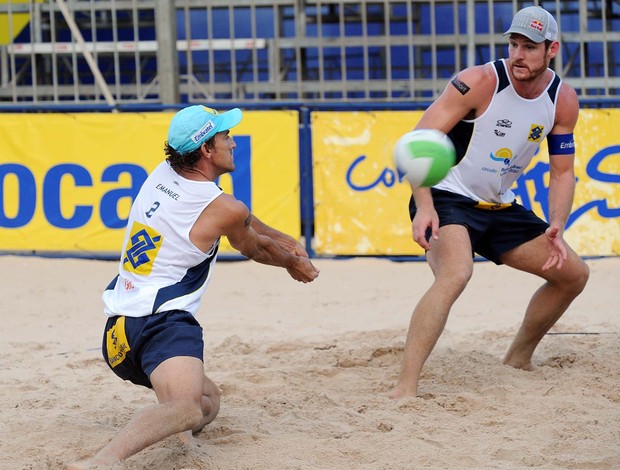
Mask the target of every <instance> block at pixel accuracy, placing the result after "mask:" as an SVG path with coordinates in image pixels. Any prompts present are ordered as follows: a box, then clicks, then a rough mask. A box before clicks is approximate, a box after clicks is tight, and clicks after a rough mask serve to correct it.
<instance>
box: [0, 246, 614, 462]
mask: <svg viewBox="0 0 620 470" xmlns="http://www.w3.org/2000/svg"><path fill="white" fill-rule="evenodd" d="M0 262H1V263H2V269H1V270H0V278H1V284H2V286H3V293H4V295H3V302H2V320H3V321H2V329H1V330H0V351H1V353H2V354H1V355H0V371H1V374H2V380H0V409H1V410H2V425H1V426H0V469H2V470H4V469H6V470H19V469H60V468H63V466H64V464H65V463H67V462H70V461H74V460H76V459H79V458H81V457H84V456H87V455H90V454H93V453H94V452H96V451H97V450H98V449H99V448H101V447H102V446H103V445H104V444H105V443H107V442H108V440H109V439H110V438H111V437H112V436H113V435H114V434H115V433H116V432H117V431H118V430H120V429H121V427H122V426H123V425H124V423H126V422H127V421H128V420H129V419H130V418H131V416H132V415H133V413H134V412H135V411H136V410H138V409H139V408H141V407H144V406H147V405H149V404H151V403H154V394H153V393H152V392H151V391H149V390H147V389H143V388H140V387H137V386H134V385H132V384H129V383H124V382H123V381H121V380H120V379H119V378H117V377H116V376H115V375H114V374H112V372H111V371H110V370H109V369H108V368H107V366H106V364H105V363H104V362H103V360H102V358H101V354H100V344H101V334H102V328H103V325H104V314H103V310H102V302H101V292H102V290H103V289H104V288H105V286H106V285H107V284H108V283H109V281H110V280H111V279H112V277H113V276H114V275H115V272H116V267H117V264H116V262H112V261H93V260H82V259H55V258H39V257H17V256H2V257H0ZM587 263H588V265H589V266H590V269H591V276H590V281H589V283H588V285H587V286H586V289H585V291H584V292H583V294H582V295H581V296H580V297H578V298H577V300H576V301H575V302H574V303H573V305H572V306H571V307H570V308H569V310H568V311H567V313H566V314H565V315H564V317H563V318H562V319H560V321H559V322H558V324H557V325H556V326H555V327H554V328H553V329H552V331H551V332H550V334H548V335H547V336H546V337H545V338H544V339H543V341H542V343H541V345H540V346H539V348H538V350H537V351H536V354H535V356H534V359H535V363H536V364H537V365H539V366H540V367H539V369H538V370H537V371H534V372H524V371H521V370H515V369H512V368H510V367H506V366H503V365H502V364H501V360H502V357H503V354H504V352H505V351H506V349H507V347H508V345H509V344H510V341H511V340H512V337H513V335H514V333H515V332H516V330H517V328H518V326H519V324H520V322H521V319H522V316H523V312H524V309H525V306H526V304H527V301H528V300H529V298H530V296H531V294H532V293H533V292H534V291H535V290H536V289H537V287H538V286H539V285H540V281H539V280H538V279H537V278H535V277H533V276H530V275H527V274H523V273H519V272H516V271H514V270H511V269H509V268H507V267H498V266H495V265H493V264H491V263H489V262H479V263H476V264H475V267H474V275H473V279H472V281H471V282H470V285H469V287H468V289H467V290H466V291H465V293H464V294H463V295H462V297H461V298H460V299H459V301H458V302H457V304H456V305H455V308H454V309H453V311H452V314H451V316H450V318H449V320H448V324H447V326H446V331H445V332H444V334H443V336H442V337H441V338H440V340H439V342H438V344H437V346H436V348H435V350H434V351H433V353H432V354H431V357H430V359H429V360H428V362H427V363H426V366H425V368H424V370H423V374H422V379H421V381H420V386H419V394H420V396H419V397H417V398H409V399H405V400H400V401H393V400H390V399H389V398H387V392H388V391H389V390H390V389H391V387H392V386H393V384H394V382H395V380H396V377H397V374H398V370H399V366H400V359H401V355H402V350H403V346H404V340H405V335H406V332H407V326H408V323H409V319H410V315H411V310H412V308H413V306H414V305H415V303H416V302H417V300H418V299H419V297H420V296H421V295H422V293H423V292H424V291H425V290H426V288H427V287H428V286H429V284H430V283H431V280H432V276H431V272H430V269H429V268H428V266H427V265H426V264H425V263H424V262H394V261H390V260H387V259H379V258H352V259H342V260H333V259H317V260H316V262H315V264H316V265H317V267H318V268H319V269H320V270H321V275H320V276H319V278H318V279H317V280H316V281H315V282H314V283H312V284H309V285H303V284H299V283H297V282H295V281H293V280H292V279H290V278H289V277H288V275H287V274H286V272H285V271H284V270H281V269H278V268H273V267H269V266H262V265H258V264H256V263H253V262H249V261H236V262H223V261H220V262H219V263H218V265H217V266H216V269H215V273H214V276H213V280H212V282H211V285H210V286H209V288H208V290H207V293H206V295H205V297H204V299H203V304H202V307H201V310H200V312H199V314H198V319H199V321H200V323H201V324H202V326H203V328H204V332H205V349H206V354H205V358H206V361H205V370H206V373H207V375H208V376H209V377H210V378H212V379H213V380H214V381H215V382H216V383H217V384H218V385H219V386H220V388H221V390H222V393H223V398H222V407H221V410H220V414H219V416H218V417H217V418H216V420H215V421H214V422H213V423H212V424H211V425H209V426H207V427H206V428H205V429H204V430H203V431H202V432H201V433H199V434H198V435H197V436H196V439H195V444H194V445H191V446H184V445H182V444H181V443H180V441H179V440H178V439H176V438H175V437H172V438H169V439H167V440H165V441H163V442H161V443H159V444H156V445H154V446H152V447H150V448H148V449H146V450H144V451H142V452H140V453H138V454H137V455H135V456H133V457H131V458H129V459H128V460H127V461H126V462H125V463H123V464H122V465H121V466H119V467H116V468H120V469H136V470H138V469H139V470H147V469H148V470H155V469H157V470H159V469H164V470H167V469H176V470H181V469H185V470H188V469H200V470H202V469H253V470H258V469H260V470H274V469H325V470H328V469H330V470H331V469H457V468H458V469H477V470H479V469H511V470H512V469H531V468H537V469H545V470H546V469H558V470H559V469H563V470H565V469H579V470H583V469H609V470H612V469H618V468H620V424H619V423H620V341H619V335H620V317H619V316H618V312H620V308H619V307H618V293H619V288H620V258H602V259H591V260H587Z"/></svg>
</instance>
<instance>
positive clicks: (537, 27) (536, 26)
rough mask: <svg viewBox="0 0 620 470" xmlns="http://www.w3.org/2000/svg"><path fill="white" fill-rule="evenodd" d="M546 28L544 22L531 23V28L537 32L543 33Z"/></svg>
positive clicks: (535, 21)
mask: <svg viewBox="0 0 620 470" xmlns="http://www.w3.org/2000/svg"><path fill="white" fill-rule="evenodd" d="M544 27H545V25H543V24H542V22H540V21H538V20H533V21H532V22H531V23H530V28H534V29H535V30H536V31H541V32H542V30H543V28H544Z"/></svg>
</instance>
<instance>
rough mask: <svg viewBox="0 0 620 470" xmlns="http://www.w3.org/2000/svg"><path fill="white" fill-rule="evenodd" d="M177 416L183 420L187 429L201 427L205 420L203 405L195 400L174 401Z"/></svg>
mask: <svg viewBox="0 0 620 470" xmlns="http://www.w3.org/2000/svg"><path fill="white" fill-rule="evenodd" d="M174 406H175V408H176V412H177V416H178V417H179V419H181V420H182V423H183V427H184V428H185V429H195V428H197V427H200V424H201V423H202V420H203V413H202V406H201V404H200V403H198V402H196V401H193V400H186V401H180V402H176V403H174Z"/></svg>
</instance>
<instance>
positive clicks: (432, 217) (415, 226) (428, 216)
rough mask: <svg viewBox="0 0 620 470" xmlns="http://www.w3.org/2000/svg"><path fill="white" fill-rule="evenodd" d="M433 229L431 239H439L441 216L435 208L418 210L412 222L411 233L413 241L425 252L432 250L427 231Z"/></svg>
mask: <svg viewBox="0 0 620 470" xmlns="http://www.w3.org/2000/svg"><path fill="white" fill-rule="evenodd" d="M428 228H430V229H431V238H433V239H434V240H437V238H439V216H438V215H437V211H435V209H434V208H431V209H418V210H417V212H416V214H415V216H414V217H413V221H412V222H411V232H412V234H413V241H415V242H416V243H417V244H418V245H420V246H421V247H422V248H424V250H427V251H428V250H430V249H431V244H430V242H429V240H427V239H426V230H427V229H428Z"/></svg>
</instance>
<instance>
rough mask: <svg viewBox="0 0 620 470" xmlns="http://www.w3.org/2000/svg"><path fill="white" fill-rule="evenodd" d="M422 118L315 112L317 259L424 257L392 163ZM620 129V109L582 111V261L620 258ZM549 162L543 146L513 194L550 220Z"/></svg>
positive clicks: (572, 225)
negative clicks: (401, 139)
mask: <svg viewBox="0 0 620 470" xmlns="http://www.w3.org/2000/svg"><path fill="white" fill-rule="evenodd" d="M421 116H422V112H421V111H400V112H399V111H379V112H317V113H313V115H312V129H313V137H312V148H313V154H314V160H313V165H314V191H315V205H316V206H315V247H314V249H315V251H316V253H317V254H321V255H390V256H401V255H402V256H412V255H413V256H415V255H422V254H423V251H422V250H421V249H420V247H419V246H418V245H417V244H415V243H414V242H413V239H412V235H411V223H410V220H409V213H408V202H409V197H410V195H411V190H410V189H409V186H408V184H407V183H405V182H399V181H398V176H397V173H396V169H395V167H394V164H393V162H392V149H393V147H394V144H395V142H396V141H397V140H398V138H399V137H400V136H401V135H402V134H404V133H405V132H408V131H410V130H412V129H413V128H414V127H415V125H416V123H417V122H418V120H419V119H420V117H421ZM619 127H620V110H599V109H596V110H595V109H587V110H582V111H581V113H580V118H579V122H578V125H577V129H576V131H575V142H576V146H577V158H576V163H575V166H576V176H577V178H578V182H577V189H576V194H575V202H574V205H573V209H572V213H571V216H570V218H569V220H568V224H567V231H566V240H567V241H568V243H569V244H570V245H571V246H572V247H573V248H574V249H575V250H576V251H577V252H578V253H579V254H580V255H582V256H599V255H618V254H620V185H619V184H618V183H620V137H619V135H618V131H617V129H618V128H619ZM548 159H549V156H548V152H547V145H546V144H543V145H542V146H541V151H540V153H539V155H537V156H536V157H535V159H534V160H533V161H532V163H531V164H530V166H529V167H528V169H527V170H526V171H525V173H524V174H523V175H522V176H521V177H520V179H519V180H518V181H517V184H516V186H515V188H513V190H514V191H515V193H516V194H517V196H518V199H519V200H520V202H521V203H523V205H525V206H526V207H528V208H531V209H532V210H534V211H535V212H536V213H537V214H538V215H540V216H541V217H543V218H545V219H546V213H545V211H546V210H547V209H546V205H547V204H546V201H547V194H548V184H549V164H548ZM543 208H544V209H543Z"/></svg>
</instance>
